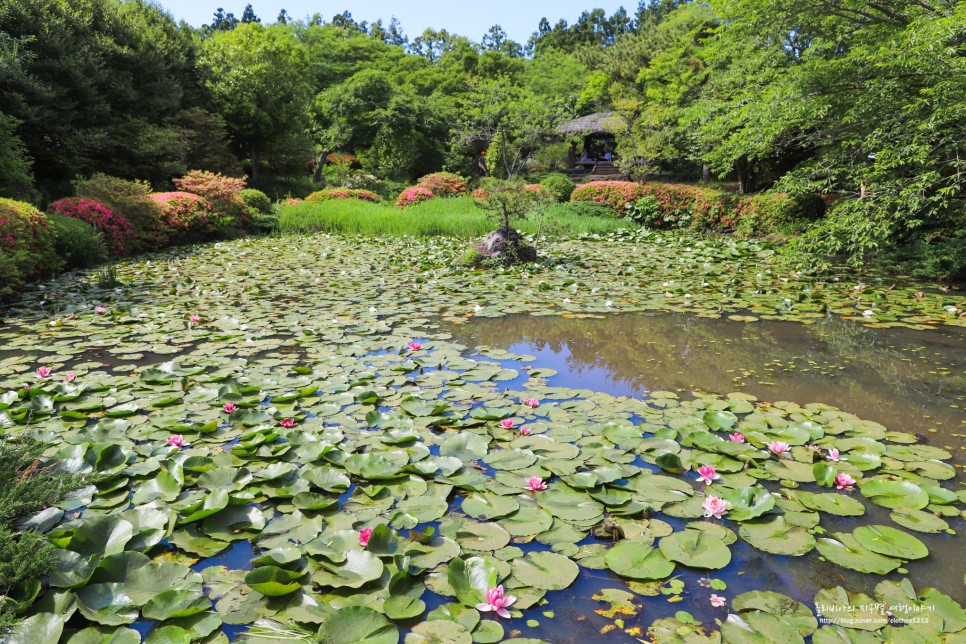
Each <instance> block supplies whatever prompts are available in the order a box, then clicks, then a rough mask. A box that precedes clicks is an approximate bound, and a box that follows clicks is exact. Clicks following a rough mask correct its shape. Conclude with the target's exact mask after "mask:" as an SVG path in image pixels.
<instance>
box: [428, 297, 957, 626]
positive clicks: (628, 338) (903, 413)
mask: <svg viewBox="0 0 966 644" xmlns="http://www.w3.org/2000/svg"><path fill="white" fill-rule="evenodd" d="M447 330H449V331H450V332H451V333H452V334H453V336H454V339H455V340H457V341H459V342H461V343H463V344H466V345H468V346H471V347H477V348H478V349H479V350H482V349H483V347H493V348H496V349H503V350H506V351H509V352H511V353H514V354H517V355H531V356H536V358H537V360H536V361H535V362H531V363H529V364H531V365H533V366H535V367H536V366H539V367H540V368H551V369H555V370H556V371H557V372H558V373H557V374H556V375H554V376H552V377H550V378H549V384H551V385H553V386H560V387H573V388H580V389H590V390H594V391H602V392H606V393H609V394H612V395H618V396H634V397H647V395H648V394H649V393H650V392H654V391H662V390H663V391H675V392H678V393H680V394H681V395H682V396H685V397H686V396H687V395H688V394H689V392H692V391H704V392H708V393H716V394H727V393H729V392H734V391H741V392H746V393H750V394H753V395H755V396H757V397H758V398H759V399H761V400H766V401H772V402H774V401H779V400H787V401H791V402H795V403H798V404H803V405H804V404H807V403H813V402H822V403H826V404H829V405H833V406H835V407H838V408H839V409H842V410H844V411H847V412H850V413H853V414H856V415H857V416H859V417H861V418H865V419H869V420H873V421H876V422H879V423H882V424H883V425H885V426H887V427H889V428H890V429H896V430H901V431H907V432H912V433H915V434H918V435H919V436H920V439H921V440H922V441H923V442H928V443H932V444H935V445H937V446H941V447H945V448H947V449H949V450H950V451H952V452H953V453H954V462H958V463H962V462H963V461H964V459H963V458H962V456H961V455H962V453H963V450H964V448H966V447H964V446H966V443H964V440H963V437H964V435H966V411H964V409H966V334H964V333H963V332H961V331H959V330H957V329H948V330H941V331H933V332H928V333H922V332H917V331H910V330H905V329H868V328H865V327H862V326H860V325H857V324H855V323H852V322H848V321H843V320H840V319H830V320H828V321H825V322H821V323H817V324H814V325H810V326H805V325H801V324H795V323H784V322H758V323H754V324H743V323H736V322H733V321H729V320H710V319H703V318H691V317H686V316H680V315H626V316H608V317H606V318H604V319H588V320H580V319H566V318H561V317H551V316H548V317H529V316H518V317H507V318H499V319H477V320H474V321H473V322H472V323H471V324H467V325H460V326H453V327H450V328H449V329H447ZM504 364H505V365H506V366H511V367H512V366H517V367H518V366H519V365H518V363H516V362H515V361H504ZM525 380H526V376H522V377H521V378H519V379H518V380H517V381H514V382H510V383H505V384H506V385H508V386H510V387H511V388H512V387H514V386H521V387H522V386H523V384H524V383H525ZM865 505H866V507H867V508H868V513H867V515H866V517H864V518H863V521H862V523H879V524H884V525H891V524H892V522H891V520H890V518H889V511H888V510H887V509H885V508H882V507H879V506H876V505H873V504H870V503H866V504H865ZM660 518H661V519H662V520H665V521H668V522H669V523H672V524H673V525H676V526H677V527H678V528H680V527H681V525H678V524H679V523H680V522H679V521H678V520H675V519H673V518H669V517H665V516H660ZM947 520H948V521H949V524H950V527H951V528H953V529H954V530H956V531H957V532H960V533H961V532H962V531H963V530H964V529H966V522H964V521H963V520H962V519H961V518H959V519H956V518H953V519H949V518H948V517H947ZM856 525H858V524H857V522H856V521H855V520H854V519H849V518H846V517H835V516H823V518H822V527H823V528H824V529H826V530H828V531H830V532H836V531H846V532H848V531H851V530H852V529H854V527H855V526H856ZM731 527H734V526H731ZM915 536H916V537H917V538H919V539H920V540H921V541H922V542H923V543H924V544H926V546H927V547H928V548H929V550H930V553H931V554H930V556H929V557H928V558H926V559H925V560H922V561H917V562H912V563H911V564H909V566H908V568H909V573H908V574H900V573H892V574H889V575H866V574H862V573H858V572H854V571H850V570H848V569H845V568H842V567H840V566H837V565H834V564H831V563H829V562H826V561H823V560H822V559H821V558H820V557H819V556H818V554H817V552H814V551H813V552H812V553H810V554H809V555H806V556H804V557H781V556H775V555H768V554H766V553H763V552H761V551H759V550H757V549H756V548H753V547H751V546H749V545H748V544H747V543H745V542H744V541H743V540H741V539H738V540H737V541H736V542H735V543H734V544H732V545H731V550H732V553H733V559H732V562H731V564H729V565H728V567H726V568H725V569H723V570H718V571H713V572H712V573H711V574H708V573H702V572H701V571H691V570H687V569H685V568H683V567H679V568H678V569H677V570H676V571H675V576H677V577H678V578H679V579H681V580H682V581H684V582H685V591H684V594H683V597H682V600H681V601H679V602H668V601H667V600H668V597H666V596H662V595H658V596H656V597H643V598H639V599H640V600H641V603H642V604H643V609H642V610H641V613H640V615H638V616H636V617H631V618H628V619H625V624H626V625H627V626H634V625H637V626H640V627H642V628H643V629H646V628H647V626H648V625H649V624H650V623H651V622H653V621H654V620H655V619H658V618H661V617H668V616H673V615H674V614H675V612H677V611H679V610H685V611H688V612H690V613H691V614H693V615H694V617H695V618H696V619H697V620H698V621H700V622H703V623H704V624H705V625H706V626H707V627H708V630H715V629H716V628H717V626H716V625H715V623H714V619H715V618H719V619H723V618H724V617H725V616H726V615H727V611H726V610H725V609H714V608H712V607H711V606H710V601H709V599H710V595H711V593H712V592H714V591H712V590H710V589H709V588H706V587H704V586H702V584H700V583H699V579H701V578H703V577H712V578H717V579H721V580H724V581H725V582H726V583H727V584H728V590H727V593H726V594H727V595H728V596H729V597H734V596H736V595H737V594H739V593H742V592H745V591H749V590H761V589H768V590H775V591H778V592H782V593H784V594H787V595H789V596H792V597H794V598H796V599H798V600H800V601H803V602H804V603H806V604H807V605H809V606H811V605H812V604H813V600H814V597H815V594H816V593H817V592H818V591H819V590H820V589H822V588H832V587H835V586H838V585H842V586H844V587H846V588H848V589H849V590H850V591H852V592H864V593H866V594H868V595H870V596H872V595H873V593H874V588H875V585H876V584H877V583H879V582H880V581H882V580H883V579H892V580H899V579H902V578H903V577H909V578H910V580H911V581H912V582H913V584H914V585H916V586H917V587H919V588H922V587H928V586H932V587H936V588H938V589H939V590H941V591H943V592H945V593H947V594H949V595H950V596H952V597H953V598H954V599H956V600H957V601H960V602H962V601H963V600H966V592H964V587H963V578H964V573H966V563H964V561H963V560H962V557H961V556H960V549H959V548H957V546H956V545H955V543H954V542H953V539H955V538H956V537H954V536H951V535H949V534H945V533H940V534H924V533H915ZM606 587H614V588H622V589H626V585H625V584H623V583H622V582H621V581H620V580H619V579H618V578H617V577H615V576H614V575H611V574H610V573H609V572H608V571H606V570H587V569H583V568H582V569H581V574H580V577H579V578H578V580H577V582H576V583H575V584H574V585H573V586H572V587H571V588H569V589H568V590H567V591H562V592H560V593H552V595H554V597H553V601H552V602H551V605H552V606H553V607H554V611H555V613H556V615H555V619H552V620H544V619H538V621H540V622H541V624H540V625H539V626H538V627H536V628H533V629H530V628H524V629H522V630H523V635H524V636H525V637H526V636H533V637H542V638H543V639H546V640H547V641H552V642H561V643H562V642H588V641H598V640H602V639H606V641H608V642H624V641H627V642H636V641H639V640H637V639H636V638H634V637H631V636H628V635H627V634H626V633H622V632H621V631H620V630H618V631H614V632H611V633H609V634H608V635H606V636H602V635H601V634H600V629H601V628H603V627H605V626H606V625H607V624H608V623H610V621H609V620H607V619H606V618H604V617H602V616H600V615H597V614H595V613H594V612H593V611H594V609H597V608H607V607H608V605H607V604H604V603H600V602H597V601H595V600H593V599H592V596H593V595H594V594H595V593H597V592H598V591H599V590H600V589H601V588H606ZM515 625H516V624H513V626H515ZM508 627H512V626H511V625H509V624H508ZM508 630H509V628H508ZM641 637H644V635H641Z"/></svg>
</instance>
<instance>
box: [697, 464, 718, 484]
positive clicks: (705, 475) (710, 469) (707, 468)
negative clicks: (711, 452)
mask: <svg viewBox="0 0 966 644" xmlns="http://www.w3.org/2000/svg"><path fill="white" fill-rule="evenodd" d="M720 478H721V475H720V474H718V473H717V472H716V471H715V469H714V465H702V466H701V467H699V468H698V483H704V484H705V485H711V482H712V481H716V480H718V479H720Z"/></svg>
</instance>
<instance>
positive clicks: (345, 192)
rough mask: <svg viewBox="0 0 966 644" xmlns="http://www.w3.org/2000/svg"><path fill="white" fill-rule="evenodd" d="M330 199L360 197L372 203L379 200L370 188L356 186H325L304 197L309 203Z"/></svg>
mask: <svg viewBox="0 0 966 644" xmlns="http://www.w3.org/2000/svg"><path fill="white" fill-rule="evenodd" d="M330 199H361V200H362V201H371V202H372V203H378V202H379V201H380V199H379V195H377V194H376V193H374V192H372V191H370V190H359V189H356V188H325V189H324V190H319V191H318V192H313V193H312V194H310V195H309V196H308V197H306V198H305V200H306V201H308V202H310V203H317V202H320V201H329V200H330Z"/></svg>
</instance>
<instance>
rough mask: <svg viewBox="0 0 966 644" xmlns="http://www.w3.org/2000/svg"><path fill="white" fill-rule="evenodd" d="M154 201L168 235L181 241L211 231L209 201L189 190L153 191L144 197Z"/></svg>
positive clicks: (212, 219)
mask: <svg viewBox="0 0 966 644" xmlns="http://www.w3.org/2000/svg"><path fill="white" fill-rule="evenodd" d="M146 198H147V199H149V200H150V201H151V202H152V203H154V204H155V205H156V206H157V208H158V210H159V212H160V214H161V222H162V224H163V225H164V227H165V228H166V230H167V232H168V234H169V236H170V237H172V238H173V239H175V240H178V241H183V240H186V239H188V238H190V237H192V236H193V235H197V234H203V233H206V232H210V231H211V227H212V224H213V223H214V221H215V216H214V213H213V212H212V206H211V202H209V201H208V200H207V199H205V198H204V197H201V196H199V195H195V194H191V193H190V192H155V193H152V194H150V195H148V196H147V197H146Z"/></svg>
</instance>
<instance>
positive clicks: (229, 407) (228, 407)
mask: <svg viewBox="0 0 966 644" xmlns="http://www.w3.org/2000/svg"><path fill="white" fill-rule="evenodd" d="M236 409H238V407H236V406H235V403H225V406H224V410H225V413H226V414H230V413H231V412H233V411H235V410H236Z"/></svg>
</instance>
